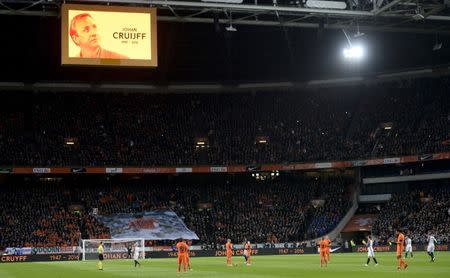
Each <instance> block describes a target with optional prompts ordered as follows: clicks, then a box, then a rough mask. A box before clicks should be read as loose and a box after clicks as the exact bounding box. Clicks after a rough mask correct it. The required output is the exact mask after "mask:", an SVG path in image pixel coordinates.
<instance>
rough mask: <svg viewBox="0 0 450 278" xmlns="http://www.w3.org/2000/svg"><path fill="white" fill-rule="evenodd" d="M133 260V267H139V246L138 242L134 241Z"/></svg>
mask: <svg viewBox="0 0 450 278" xmlns="http://www.w3.org/2000/svg"><path fill="white" fill-rule="evenodd" d="M133 260H134V267H136V266H138V265H139V267H141V264H140V263H139V261H138V260H139V247H138V244H137V243H135V244H134V245H133Z"/></svg>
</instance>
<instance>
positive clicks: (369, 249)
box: [366, 235, 378, 266]
mask: <svg viewBox="0 0 450 278" xmlns="http://www.w3.org/2000/svg"><path fill="white" fill-rule="evenodd" d="M366 246H367V263H366V266H369V263H370V258H372V259H373V261H374V262H375V266H377V265H378V262H377V259H376V258H375V250H374V249H373V239H372V237H371V236H370V235H369V236H368V237H367V243H366Z"/></svg>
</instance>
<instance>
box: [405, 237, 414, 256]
mask: <svg viewBox="0 0 450 278" xmlns="http://www.w3.org/2000/svg"><path fill="white" fill-rule="evenodd" d="M405 243H406V248H405V258H408V253H409V254H411V258H414V255H413V252H412V251H413V250H412V240H411V238H410V237H409V236H407V237H406V240H405Z"/></svg>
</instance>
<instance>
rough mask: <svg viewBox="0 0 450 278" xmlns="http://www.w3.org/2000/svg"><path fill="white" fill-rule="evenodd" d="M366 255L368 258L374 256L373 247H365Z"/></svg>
mask: <svg viewBox="0 0 450 278" xmlns="http://www.w3.org/2000/svg"><path fill="white" fill-rule="evenodd" d="M367 257H369V258H373V257H375V252H374V251H373V249H370V248H369V249H367Z"/></svg>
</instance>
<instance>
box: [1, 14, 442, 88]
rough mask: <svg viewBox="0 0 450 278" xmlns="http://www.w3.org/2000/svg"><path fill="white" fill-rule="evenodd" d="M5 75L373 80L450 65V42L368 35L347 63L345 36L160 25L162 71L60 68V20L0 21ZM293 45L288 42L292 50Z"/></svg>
mask: <svg viewBox="0 0 450 278" xmlns="http://www.w3.org/2000/svg"><path fill="white" fill-rule="evenodd" d="M0 23H1V26H3V28H2V31H3V32H2V40H1V41H2V43H1V44H0V45H1V46H0V47H1V55H2V59H3V70H2V74H1V77H0V81H25V82H36V81H43V80H45V81H53V80H56V81H59V80H64V81H88V82H111V81H120V82H133V83H142V82H149V83H155V84H161V85H164V84H166V83H176V82H217V81H219V82H224V83H228V82H229V83H239V82H247V81H285V80H293V81H301V80H310V79H321V78H327V77H336V76H343V75H356V74H361V73H362V74H367V73H370V72H381V71H390V70H396V69H403V68H409V67H418V66H426V65H436V64H446V63H449V62H450V40H449V38H448V37H444V36H440V40H441V41H443V43H444V45H443V48H442V50H440V51H438V52H433V51H432V47H433V44H434V41H435V36H434V35H416V34H399V33H367V34H366V36H364V37H363V40H364V42H363V43H364V44H365V45H366V47H367V52H368V56H367V58H366V59H365V61H364V62H363V63H360V64H359V65H354V64H353V65H350V64H348V63H347V64H346V63H345V62H343V59H342V55H341V54H342V48H343V47H344V46H345V45H346V39H345V36H344V35H343V33H342V32H341V31H339V30H324V32H323V36H321V38H320V39H318V36H317V30H315V29H299V28H288V29H286V32H284V31H283V29H282V28H281V27H255V26H237V29H238V31H237V32H233V33H230V32H226V31H224V29H223V27H224V26H221V30H222V31H221V32H220V33H217V32H216V31H215V28H214V25H213V24H212V23H211V24H193V23H189V24H188V23H184V24H182V23H164V22H158V51H159V54H158V56H159V57H158V60H159V67H158V68H157V69H130V68H126V69H118V68H113V69H111V68H95V67H77V66H70V67H67V66H66V67H61V66H60V22H59V19H58V18H56V17H45V18H44V17H25V16H0ZM288 42H289V44H288Z"/></svg>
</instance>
